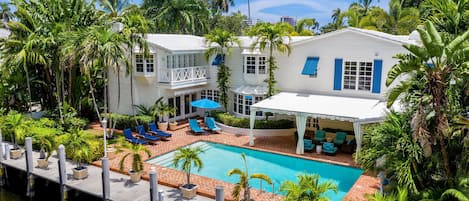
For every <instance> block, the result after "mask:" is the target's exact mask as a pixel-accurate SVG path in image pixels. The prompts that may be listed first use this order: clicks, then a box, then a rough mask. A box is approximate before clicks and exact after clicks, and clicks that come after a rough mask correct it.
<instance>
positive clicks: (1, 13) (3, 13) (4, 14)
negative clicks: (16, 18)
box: [0, 2, 13, 27]
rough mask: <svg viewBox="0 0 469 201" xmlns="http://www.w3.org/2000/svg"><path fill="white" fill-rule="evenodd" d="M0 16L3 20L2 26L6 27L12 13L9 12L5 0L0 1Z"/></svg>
mask: <svg viewBox="0 0 469 201" xmlns="http://www.w3.org/2000/svg"><path fill="white" fill-rule="evenodd" d="M0 17H1V19H2V21H3V24H2V25H3V27H7V24H8V22H9V21H10V20H11V19H13V13H12V12H11V9H10V6H9V5H8V3H6V2H1V3H0Z"/></svg>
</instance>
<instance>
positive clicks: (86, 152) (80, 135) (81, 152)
mask: <svg viewBox="0 0 469 201" xmlns="http://www.w3.org/2000/svg"><path fill="white" fill-rule="evenodd" d="M90 138H91V136H90V135H88V134H86V133H85V132H84V131H83V130H81V129H78V128H76V129H71V130H70V132H69V133H68V134H66V135H65V140H64V143H63V144H64V146H65V150H66V152H67V155H69V156H71V157H72V160H73V161H74V162H76V163H77V167H75V168H73V169H72V171H73V178H75V179H85V178H86V177H88V168H87V167H86V166H84V165H83V163H84V162H86V161H87V160H88V159H89V157H90V144H89V141H90V140H91V139H90Z"/></svg>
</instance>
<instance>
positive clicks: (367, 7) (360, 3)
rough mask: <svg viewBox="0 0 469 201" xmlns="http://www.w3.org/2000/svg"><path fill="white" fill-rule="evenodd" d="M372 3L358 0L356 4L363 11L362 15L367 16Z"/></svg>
mask: <svg viewBox="0 0 469 201" xmlns="http://www.w3.org/2000/svg"><path fill="white" fill-rule="evenodd" d="M378 2H379V0H378ZM372 3H373V0H358V4H359V5H360V6H362V7H363V9H364V15H366V14H368V10H369V9H370V7H371V4H372Z"/></svg>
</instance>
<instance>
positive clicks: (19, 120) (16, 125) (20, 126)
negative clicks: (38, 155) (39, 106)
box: [5, 111, 28, 149]
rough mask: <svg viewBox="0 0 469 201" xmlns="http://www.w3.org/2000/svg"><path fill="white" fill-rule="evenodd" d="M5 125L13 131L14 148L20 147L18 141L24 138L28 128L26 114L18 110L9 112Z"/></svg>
mask: <svg viewBox="0 0 469 201" xmlns="http://www.w3.org/2000/svg"><path fill="white" fill-rule="evenodd" d="M5 127H6V128H8V129H9V130H11V131H12V132H13V133H12V134H11V142H13V149H19V146H18V141H19V140H23V139H24V137H25V134H26V130H27V128H28V124H27V122H26V120H25V118H24V116H23V115H22V114H20V113H18V112H16V111H11V112H9V113H8V115H7V117H6V119H5Z"/></svg>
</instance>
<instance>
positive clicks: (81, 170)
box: [72, 167, 88, 179]
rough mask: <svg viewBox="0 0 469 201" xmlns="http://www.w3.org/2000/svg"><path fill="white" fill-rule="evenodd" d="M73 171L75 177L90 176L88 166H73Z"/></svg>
mask: <svg viewBox="0 0 469 201" xmlns="http://www.w3.org/2000/svg"><path fill="white" fill-rule="evenodd" d="M72 171H73V178H74V179H85V178H86V177H88V168H86V167H78V168H73V169H72Z"/></svg>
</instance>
